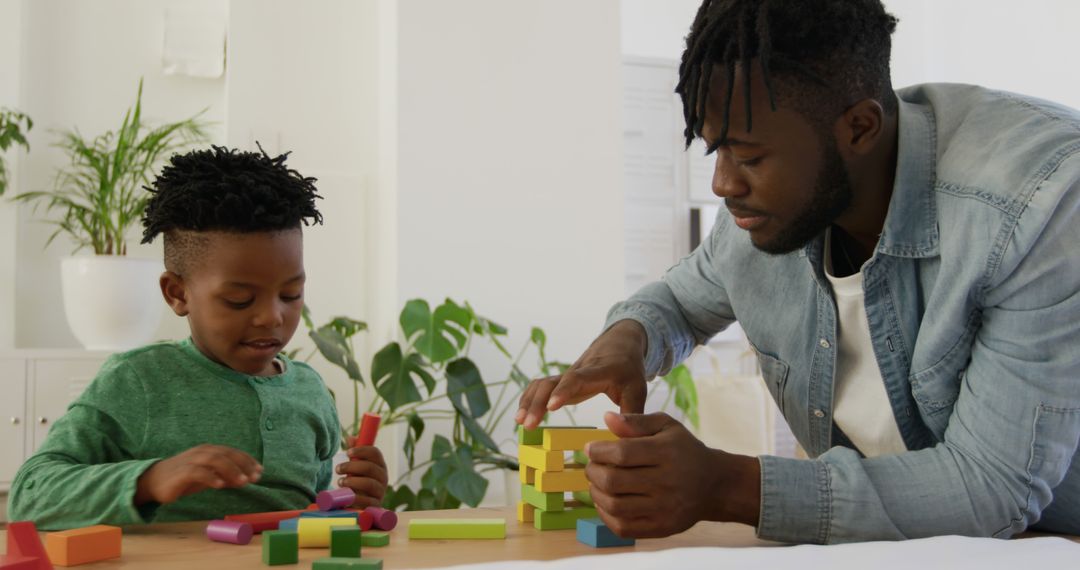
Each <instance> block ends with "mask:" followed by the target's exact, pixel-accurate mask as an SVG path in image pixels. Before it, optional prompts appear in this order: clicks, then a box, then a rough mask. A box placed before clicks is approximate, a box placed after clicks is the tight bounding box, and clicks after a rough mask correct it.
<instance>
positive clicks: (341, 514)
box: [300, 511, 360, 519]
mask: <svg viewBox="0 0 1080 570" xmlns="http://www.w3.org/2000/svg"><path fill="white" fill-rule="evenodd" d="M359 516H360V513H358V512H357V511H304V512H302V513H300V517H301V518H306V517H318V518H324V519H325V518H335V519H341V518H352V519H356V518H358V517H359Z"/></svg>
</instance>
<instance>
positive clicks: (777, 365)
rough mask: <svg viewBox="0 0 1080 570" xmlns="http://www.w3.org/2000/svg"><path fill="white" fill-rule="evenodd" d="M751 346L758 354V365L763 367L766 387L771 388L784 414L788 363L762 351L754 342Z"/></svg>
mask: <svg viewBox="0 0 1080 570" xmlns="http://www.w3.org/2000/svg"><path fill="white" fill-rule="evenodd" d="M750 348H752V349H754V353H755V354H756V355H757V359H758V367H759V368H760V369H761V377H762V378H763V379H764V380H765V387H767V388H768V389H769V394H771V395H772V397H773V400H774V401H775V402H776V406H777V407H778V408H780V415H784V388H785V387H786V385H787V377H788V365H787V363H786V362H784V361H783V360H780V359H779V358H777V357H775V356H773V355H771V354H769V353H767V352H762V351H761V350H759V349H758V347H757V346H754V344H753V343H751V344H750Z"/></svg>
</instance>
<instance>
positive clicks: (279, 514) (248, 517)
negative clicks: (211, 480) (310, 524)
mask: <svg viewBox="0 0 1080 570" xmlns="http://www.w3.org/2000/svg"><path fill="white" fill-rule="evenodd" d="M302 512H304V511H273V512H268V513H246V514H242V515H225V520H227V521H232V522H245V523H248V524H249V525H251V530H252V532H254V533H255V534H258V533H260V532H262V531H264V530H277V527H278V523H280V522H281V521H283V520H285V519H292V518H296V517H298V516H300V513H302Z"/></svg>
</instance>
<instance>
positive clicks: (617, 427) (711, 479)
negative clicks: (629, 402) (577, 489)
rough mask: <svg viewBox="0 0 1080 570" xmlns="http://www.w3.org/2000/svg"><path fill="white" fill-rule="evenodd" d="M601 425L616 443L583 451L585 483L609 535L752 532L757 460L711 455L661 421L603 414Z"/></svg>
mask: <svg viewBox="0 0 1080 570" xmlns="http://www.w3.org/2000/svg"><path fill="white" fill-rule="evenodd" d="M604 421H605V423H607V426H608V428H609V429H611V431H612V432H613V433H614V434H615V435H617V436H619V437H620V438H622V439H620V440H618V441H595V442H592V443H590V444H588V445H587V446H586V448H585V450H586V453H587V454H588V456H589V465H588V467H586V469H585V475H586V476H587V477H588V479H589V482H590V483H591V486H590V491H591V492H592V497H593V500H594V501H595V503H596V510H597V512H598V513H599V514H600V518H602V519H603V520H604V523H605V524H606V525H607V526H608V527H609V528H611V530H612V531H614V532H615V534H618V535H619V536H623V537H637V538H652V537H661V536H669V535H672V534H675V533H679V532H682V531H684V530H686V529H688V528H690V527H691V526H693V525H694V524H695V523H697V522H698V521H701V520H719V521H733V522H743V523H746V524H755V525H756V524H757V521H758V509H759V503H760V496H761V482H760V477H761V475H760V465H759V463H758V460H757V458H755V457H748V456H742V455H733V454H730V453H725V452H723V451H720V450H716V449H709V448H708V447H706V446H705V444H703V443H702V442H701V441H700V440H698V439H697V438H696V437H694V436H693V435H692V434H691V433H690V432H689V431H687V430H686V428H685V427H683V425H682V424H680V423H679V422H677V421H675V419H674V418H672V417H671V416H669V415H667V414H663V413H658V414H616V413H613V412H608V413H607V414H605V416H604Z"/></svg>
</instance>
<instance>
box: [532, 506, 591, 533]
mask: <svg viewBox="0 0 1080 570" xmlns="http://www.w3.org/2000/svg"><path fill="white" fill-rule="evenodd" d="M596 516H597V515H596V509H595V508H593V507H578V508H576V509H570V510H568V511H544V510H541V509H536V512H535V513H534V514H533V526H535V527H536V528H537V529H539V530H567V529H575V528H577V521H578V519H591V518H596Z"/></svg>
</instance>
